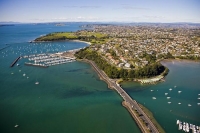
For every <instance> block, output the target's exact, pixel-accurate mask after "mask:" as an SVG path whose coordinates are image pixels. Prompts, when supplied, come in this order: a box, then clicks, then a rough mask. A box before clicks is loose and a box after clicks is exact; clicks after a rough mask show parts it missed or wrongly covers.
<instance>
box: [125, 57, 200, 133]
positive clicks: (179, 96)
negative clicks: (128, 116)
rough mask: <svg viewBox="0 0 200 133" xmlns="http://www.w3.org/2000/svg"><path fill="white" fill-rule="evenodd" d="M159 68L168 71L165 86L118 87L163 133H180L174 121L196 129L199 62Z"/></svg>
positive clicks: (199, 107)
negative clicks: (145, 111) (145, 108)
mask: <svg viewBox="0 0 200 133" xmlns="http://www.w3.org/2000/svg"><path fill="white" fill-rule="evenodd" d="M162 64H163V65H165V66H167V67H168V68H169V70H170V72H169V74H168V75H167V77H166V81H165V82H163V83H159V84H157V85H140V84H137V83H130V82H128V83H123V84H122V86H123V88H125V91H127V92H128V93H129V94H130V95H131V96H132V97H133V98H134V99H136V100H137V101H138V102H139V103H141V104H143V105H145V106H146V107H147V108H148V109H149V110H151V111H152V113H153V115H154V116H155V118H156V120H157V121H158V122H159V123H160V124H161V126H162V127H163V128H164V129H165V131H166V132H167V133H179V132H180V133H181V132H183V131H178V125H176V120H177V119H179V120H181V121H185V122H188V123H192V124H195V125H198V126H200V105H197V103H200V99H198V98H200V95H198V94H200V62H189V61H168V62H162ZM175 86H176V87H175ZM170 88H171V89H172V90H171V91H170V90H169V89H170ZM178 91H181V93H178ZM165 93H168V95H165ZM152 97H156V100H153V99H152ZM167 97H171V98H170V99H167ZM168 102H171V104H168ZM178 103H181V104H178ZM188 104H190V105H192V106H188Z"/></svg>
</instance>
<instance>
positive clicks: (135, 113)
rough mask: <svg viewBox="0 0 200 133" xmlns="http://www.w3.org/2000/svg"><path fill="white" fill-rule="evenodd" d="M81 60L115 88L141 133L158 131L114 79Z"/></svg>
mask: <svg viewBox="0 0 200 133" xmlns="http://www.w3.org/2000/svg"><path fill="white" fill-rule="evenodd" d="M83 61H85V62H88V63H90V64H91V65H92V67H93V68H94V70H95V71H96V72H97V73H98V75H99V76H100V78H101V79H102V80H104V81H105V82H107V83H108V87H109V88H111V89H114V90H116V91H117V92H118V93H119V95H120V96H121V97H122V98H123V100H124V102H123V105H124V106H125V107H126V108H127V110H128V111H129V112H130V114H131V115H132V117H133V118H134V120H135V121H136V123H137V124H138V126H139V128H140V130H141V131H142V132H143V133H149V132H152V133H159V131H158V129H157V128H156V126H155V125H154V124H153V122H152V121H151V120H150V118H149V117H148V116H147V115H146V113H145V112H144V111H143V110H142V109H141V107H140V106H139V104H138V103H137V101H136V100H133V99H132V98H131V97H130V96H129V95H128V94H127V93H126V92H125V91H124V90H123V89H122V88H121V87H120V85H119V84H118V83H117V82H116V80H113V79H110V78H109V77H108V76H107V75H106V74H105V73H104V72H103V71H102V70H100V69H99V68H98V67H97V66H96V64H95V63H94V62H93V61H90V60H87V59H84V60H83Z"/></svg>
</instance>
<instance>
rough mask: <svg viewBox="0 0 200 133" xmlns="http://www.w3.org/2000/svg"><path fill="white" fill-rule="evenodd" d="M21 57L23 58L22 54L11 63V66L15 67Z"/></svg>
mask: <svg viewBox="0 0 200 133" xmlns="http://www.w3.org/2000/svg"><path fill="white" fill-rule="evenodd" d="M19 59H21V56H19V57H18V58H17V59H15V60H14V61H13V62H12V63H11V65H10V67H13V66H14V65H15V64H16V63H17V61H18V60H19Z"/></svg>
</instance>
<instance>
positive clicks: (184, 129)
mask: <svg viewBox="0 0 200 133" xmlns="http://www.w3.org/2000/svg"><path fill="white" fill-rule="evenodd" d="M183 131H185V132H186V126H185V124H184V125H183Z"/></svg>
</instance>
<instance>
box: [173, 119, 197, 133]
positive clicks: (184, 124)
mask: <svg viewBox="0 0 200 133" xmlns="http://www.w3.org/2000/svg"><path fill="white" fill-rule="evenodd" d="M176 124H177V125H178V129H179V130H182V131H184V132H187V133H189V132H190V131H191V132H192V133H200V127H199V126H196V125H194V124H189V123H187V122H182V121H180V120H177V121H176Z"/></svg>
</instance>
